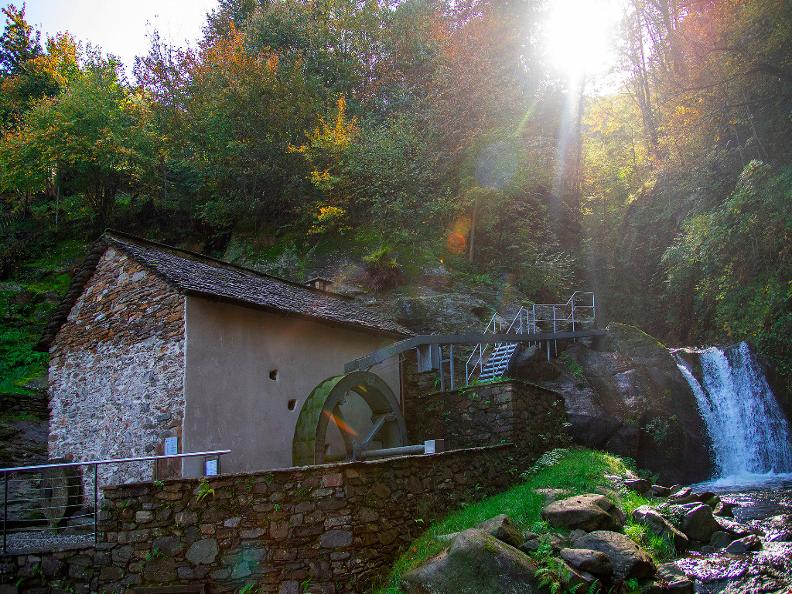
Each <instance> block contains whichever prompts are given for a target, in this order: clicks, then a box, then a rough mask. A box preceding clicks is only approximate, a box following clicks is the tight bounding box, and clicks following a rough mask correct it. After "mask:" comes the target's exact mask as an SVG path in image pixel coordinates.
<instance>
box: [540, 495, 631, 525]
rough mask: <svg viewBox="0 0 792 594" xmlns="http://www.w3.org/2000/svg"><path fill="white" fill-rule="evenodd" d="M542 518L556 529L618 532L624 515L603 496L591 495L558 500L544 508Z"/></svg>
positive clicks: (622, 523)
mask: <svg viewBox="0 0 792 594" xmlns="http://www.w3.org/2000/svg"><path fill="white" fill-rule="evenodd" d="M542 518H543V519H545V520H547V521H548V522H549V523H550V525H551V526H555V527H556V528H569V529H570V530H574V529H580V530H585V531H586V532H591V531H592V530H620V529H621V527H622V526H624V514H623V513H622V511H621V510H620V509H619V508H617V507H616V506H615V505H613V503H611V502H610V500H609V499H608V498H607V497H605V496H604V495H596V494H593V493H590V494H586V495H577V496H575V497H568V498H567V499H560V500H559V501H554V502H552V503H551V504H549V505H547V506H545V508H544V509H543V510H542Z"/></svg>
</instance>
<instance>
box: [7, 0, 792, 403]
mask: <svg viewBox="0 0 792 594" xmlns="http://www.w3.org/2000/svg"><path fill="white" fill-rule="evenodd" d="M557 4H558V3H534V2H527V1H520V2H513V3H500V2H490V1H487V0H481V1H471V2H462V3H445V2H435V1H431V0H429V1H426V0H408V1H405V2H399V3H396V4H389V3H386V2H368V3H365V5H364V6H362V7H360V6H359V3H356V2H348V1H345V0H334V1H333V2H330V3H322V2H313V1H308V2H297V1H287V2H279V3H267V2H255V1H249V0H223V1H222V2H220V3H219V4H218V7H217V9H216V10H214V11H213V12H212V13H211V14H209V15H207V19H206V27H205V30H204V34H203V37H202V38H201V39H200V40H199V41H198V42H197V44H196V45H194V46H192V47H176V46H173V45H170V44H168V43H166V42H165V41H163V40H162V39H161V38H160V37H159V36H158V34H157V33H156V32H154V34H153V35H152V39H151V46H150V50H149V53H148V54H147V55H145V56H143V57H141V58H139V59H138V60H137V61H136V63H135V64H134V65H133V66H134V67H133V68H131V70H132V76H127V75H126V72H127V71H125V70H124V68H123V65H121V64H119V62H118V61H117V60H116V59H115V58H112V57H109V56H108V55H106V54H104V53H102V52H101V51H100V50H99V49H97V48H95V47H94V48H88V47H87V46H85V45H84V43H81V42H86V41H88V42H89V41H90V40H77V39H74V38H73V37H72V36H71V35H70V34H69V33H68V32H67V31H63V32H62V33H60V34H58V35H57V36H55V37H53V38H52V39H48V40H42V39H41V36H40V33H39V32H38V31H36V29H35V27H34V26H32V25H31V24H30V23H29V22H28V20H27V18H26V15H25V8H24V6H14V5H9V6H8V7H7V8H4V9H3V15H4V17H5V26H4V29H3V33H2V37H0V89H1V91H2V92H1V93H0V131H2V140H0V229H2V238H0V283H2V284H0V305H2V321H1V322H0V324H1V326H0V332H2V337H3V340H2V347H0V348H2V352H0V391H6V392H8V391H12V392H13V391H25V390H29V389H36V388H39V387H41V385H42V384H41V382H42V379H41V378H42V375H41V374H42V370H43V365H44V364H45V361H46V355H44V354H41V353H37V352H35V351H33V350H32V347H33V345H34V344H35V342H36V340H37V337H38V334H39V332H40V330H41V328H42V326H43V324H44V321H45V319H46V317H47V315H48V314H49V312H51V311H52V308H53V307H54V305H55V303H56V302H57V299H58V296H59V295H60V294H62V293H63V291H64V289H65V287H66V286H67V283H68V278H69V274H70V272H71V271H72V270H73V268H74V266H75V264H76V263H77V261H78V260H79V258H80V256H81V254H83V253H84V252H85V250H86V249H87V246H88V245H89V244H90V243H91V242H92V241H93V240H94V239H95V238H96V237H98V235H99V234H100V233H101V231H102V230H103V229H104V228H107V227H113V228H118V229H120V230H124V231H128V232H131V233H136V234H139V235H142V236H145V237H148V238H151V239H156V240H160V241H164V242H166V243H171V244H174V245H178V246H182V247H188V248H190V249H193V250H197V251H201V252H204V253H207V254H210V255H213V256H216V257H220V258H224V259H227V260H229V261H232V262H235V263H238V264H242V265H245V266H250V267H253V268H256V269H259V270H264V271H267V272H271V273H273V274H277V275H281V276H285V277H287V278H291V279H295V280H307V279H308V278H310V277H311V276H313V275H321V276H325V277H330V278H331V279H332V280H334V281H335V287H334V288H335V290H338V291H341V292H346V293H350V294H354V295H356V296H357V297H359V298H360V299H361V301H362V302H364V303H369V304H371V305H374V306H375V307H379V308H380V309H382V310H383V311H385V312H387V313H389V314H390V315H392V316H394V317H396V318H397V319H399V320H400V321H402V322H404V323H406V324H408V325H410V326H411V327H413V328H415V329H416V330H420V331H431V330H437V329H442V328H460V329H461V328H470V327H471V326H473V327H475V326H477V325H480V324H481V321H482V320H486V319H487V318H488V317H489V315H490V313H491V312H492V311H493V310H495V309H502V308H503V307H504V306H505V305H507V304H509V303H521V302H524V301H531V300H533V301H539V302H548V301H555V300H561V299H565V298H566V296H567V295H568V294H569V293H570V292H571V291H572V290H575V289H591V290H594V291H595V292H596V293H597V296H598V300H599V303H600V304H601V305H602V309H601V310H600V313H601V314H602V315H601V316H600V317H601V319H602V321H603V322H606V321H610V320H616V321H623V322H628V323H632V324H636V325H638V326H640V327H642V328H643V329H645V330H646V331H648V332H649V333H650V334H653V335H655V336H658V337H660V338H662V339H664V340H665V341H666V342H668V343H669V344H695V343H701V342H704V341H707V342H719V343H724V342H732V341H738V340H743V339H744V340H749V341H751V342H752V343H753V344H754V345H755V346H756V347H757V349H758V351H759V352H760V354H761V355H762V356H763V357H764V358H765V359H766V360H767V361H768V362H769V363H770V364H771V366H772V367H773V368H774V369H775V371H776V373H777V374H778V376H779V378H780V381H779V385H784V384H786V386H787V387H789V386H790V385H792V384H790V382H791V381H792V367H790V362H789V358H788V355H786V353H787V352H788V351H789V349H790V348H792V343H790V338H789V337H790V336H792V313H791V312H792V307H790V305H791V304H792V285H790V281H789V279H790V278H792V255H791V254H790V251H789V250H790V248H789V246H790V245H792V241H790V233H792V231H791V229H792V200H790V196H792V173H790V163H792V153H790V147H789V143H788V142H787V139H788V138H789V135H790V133H791V132H792V130H791V129H790V127H791V126H792V119H790V117H789V109H788V106H789V105H790V103H791V102H790V99H792V53H791V52H790V51H789V47H790V43H789V38H790V36H792V33H790V31H792V16H791V15H792V11H790V10H788V8H789V7H788V3H787V2H785V0H774V1H772V2H764V1H759V0H747V1H744V2H727V3H700V2H678V1H674V2H671V1H662V2H645V1H643V0H637V1H636V2H632V3H629V5H628V4H625V5H624V6H623V7H622V8H623V9H624V10H623V14H622V13H620V14H619V15H618V17H619V18H618V19H617V20H616V21H614V23H611V24H607V23H605V24H603V25H602V26H601V27H600V26H599V25H597V26H594V24H592V25H591V26H589V27H586V26H583V27H582V28H581V29H579V30H578V29H575V28H574V27H561V28H560V30H561V31H562V32H563V31H566V33H565V34H566V35H569V34H570V32H576V37H574V38H573V37H568V38H566V37H565V38H562V39H560V42H561V43H562V44H566V45H562V49H563V48H566V49H568V50H569V52H559V49H558V47H557V46H555V45H554V43H556V42H558V41H559V40H558V39H555V40H554V43H548V42H547V37H548V35H551V34H552V33H553V32H554V29H552V23H553V22H554V21H553V18H555V16H557V13H556V11H557V9H558V7H557ZM559 6H560V5H559ZM563 16H564V18H566V19H567V20H568V21H569V22H571V19H573V17H574V16H575V15H574V14H567V13H563ZM594 16H595V17H597V18H599V16H601V15H599V14H598V13H595V14H594ZM565 22H566V21H565ZM597 23H599V21H597ZM606 25H607V26H606ZM603 32H605V33H603ZM603 34H608V35H610V38H609V39H608V40H607V41H608V42H609V43H612V44H613V46H614V49H613V56H612V57H611V66H610V73H603V72H601V71H600V72H598V73H596V75H595V74H594V73H590V74H588V76H587V75H586V73H583V74H581V72H580V71H579V70H577V69H575V68H571V67H570V66H569V64H567V65H566V66H565V65H563V64H561V65H560V64H559V59H558V58H559V55H560V54H564V55H565V54H566V53H570V54H571V57H572V60H571V62H572V63H578V62H580V59H578V58H581V56H584V55H585V54H586V52H587V50H588V49H589V46H590V47H592V48H593V47H594V46H595V42H599V38H598V37H596V36H597V35H599V36H602V35H603ZM551 36H552V35H551ZM586 43H588V44H589V46H586V45H585V44H586ZM572 50H574V51H572ZM591 51H593V50H591ZM575 52H577V53H575ZM127 66H132V65H127ZM606 74H611V75H613V76H615V78H616V79H617V80H618V81H619V82H618V83H617V84H612V83H610V86H607V85H605V84H604V83H602V80H604V79H605V78H606V76H605V75H606ZM598 77H599V78H598ZM600 83H602V84H600Z"/></svg>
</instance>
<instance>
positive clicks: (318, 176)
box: [311, 169, 331, 186]
mask: <svg viewBox="0 0 792 594" xmlns="http://www.w3.org/2000/svg"><path fill="white" fill-rule="evenodd" d="M330 179H331V177H330V171H329V170H327V169H325V170H324V171H318V170H316V169H314V170H313V171H311V183H313V184H314V185H316V186H318V185H320V184H326V183H327V182H329V181H330Z"/></svg>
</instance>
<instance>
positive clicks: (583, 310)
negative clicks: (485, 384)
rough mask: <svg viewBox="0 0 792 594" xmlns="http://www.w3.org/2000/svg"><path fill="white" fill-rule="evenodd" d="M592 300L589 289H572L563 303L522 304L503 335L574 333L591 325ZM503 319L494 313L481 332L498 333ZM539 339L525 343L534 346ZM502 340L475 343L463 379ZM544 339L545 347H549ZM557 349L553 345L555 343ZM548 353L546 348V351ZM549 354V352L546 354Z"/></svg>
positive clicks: (593, 315) (478, 370) (593, 318)
mask: <svg viewBox="0 0 792 594" xmlns="http://www.w3.org/2000/svg"><path fill="white" fill-rule="evenodd" d="M596 314H597V308H596V302H595V299H594V293H593V292H591V291H575V292H574V293H572V295H571V296H570V297H569V299H567V300H566V303H534V304H532V305H530V306H522V307H520V309H519V310H518V311H517V313H516V314H515V315H514V317H513V318H512V321H511V323H510V324H509V325H508V326H507V327H506V331H505V334H538V333H542V332H546V333H549V332H552V333H555V332H576V331H579V330H584V329H587V328H593V327H594V324H595V322H596ZM505 325H506V324H505V320H504V319H503V317H502V316H500V315H499V314H497V313H495V314H493V316H492V318H490V321H489V322H488V323H487V327H486V328H485V329H484V333H485V334H500V333H502V332H503V328H504V326H505ZM538 342H539V341H536V342H533V343H529V346H530V345H536V344H538ZM501 344H502V343H500V342H498V343H479V344H477V345H476V346H475V347H473V351H472V352H471V353H470V356H469V357H468V359H467V361H466V362H465V382H466V383H468V384H469V383H470V381H471V380H472V379H473V378H474V377H475V376H476V375H477V373H478V374H480V373H481V371H482V370H483V369H484V365H485V364H486V362H487V358H488V357H489V355H490V353H491V352H492V351H493V350H494V349H496V348H498V346H500V345H501ZM549 344H550V343H549V341H548V347H549ZM556 349H557V346H556ZM548 352H549V351H548ZM548 356H549V355H548Z"/></svg>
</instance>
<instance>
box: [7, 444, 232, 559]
mask: <svg viewBox="0 0 792 594" xmlns="http://www.w3.org/2000/svg"><path fill="white" fill-rule="evenodd" d="M229 453H231V450H211V451H206V452H186V453H182V454H166V455H160V456H136V457H130V458H107V459H103V460H86V461H83V462H56V463H52V464H35V465H31V466H13V467H10V468H0V476H2V478H3V553H6V552H8V534H9V517H8V514H9V504H12V505H13V504H18V503H28V504H30V507H27V508H23V509H22V510H21V511H22V512H23V513H30V512H36V513H40V512H41V511H42V510H54V509H63V511H64V516H63V517H66V515H67V513H68V510H69V509H71V510H72V511H78V510H75V509H74V508H75V506H77V505H78V506H79V507H82V506H84V505H86V504H87V502H86V499H87V498H86V497H85V495H87V493H86V491H88V490H87V488H86V487H85V481H86V480H87V479H88V478H89V475H88V473H86V472H83V473H82V474H81V476H80V477H79V478H78V480H77V481H76V482H72V480H70V479H69V478H66V481H65V483H62V484H60V485H57V486H55V487H52V486H50V487H49V488H50V489H57V490H59V491H60V492H61V493H62V494H63V495H65V497H66V503H64V504H62V505H56V506H46V505H39V504H37V503H36V502H39V501H48V500H49V497H47V496H45V497H37V496H33V495H31V496H29V497H24V498H16V496H17V494H18V493H20V491H15V498H14V499H9V484H10V483H15V484H17V483H19V484H20V486H19V487H14V488H15V489H18V488H21V489H23V490H22V491H21V493H22V494H25V491H24V486H22V485H24V483H25V482H27V483H28V484H29V485H30V487H29V488H30V489H40V488H41V483H39V482H38V481H41V480H42V479H43V477H42V475H41V474H35V475H34V477H31V478H29V479H21V478H10V477H11V476H12V474H15V473H42V472H45V471H47V470H52V469H54V468H75V467H78V466H84V467H86V468H87V469H90V470H91V475H92V478H93V489H92V490H93V511H92V512H91V513H82V514H78V515H73V514H72V515H69V518H70V519H75V518H89V517H93V537H94V538H93V540H94V543H96V542H97V540H98V534H99V533H98V517H99V514H98V509H99V473H98V469H99V467H100V466H104V465H108V464H130V463H137V462H150V461H158V460H178V459H182V458H198V457H203V458H207V459H211V458H218V459H219V458H220V456H223V455H225V454H229ZM77 485H79V486H81V487H83V488H82V491H83V495H80V499H79V503H78V502H75V501H73V500H70V499H72V498H73V496H74V494H73V493H72V494H71V495H70V494H69V491H71V490H72V489H73V488H74V487H75V486H77ZM89 492H90V491H89ZM87 509H90V508H89V507H88V508H87ZM45 519H46V514H45ZM41 521H43V520H40V519H38V518H17V519H15V520H13V522H14V523H16V524H29V523H34V522H36V523H38V522H41ZM59 523H60V520H58V522H57V523H56V524H55V525H54V526H53V525H50V526H49V527H47V528H46V529H45V530H50V531H53V532H54V531H57V530H65V529H67V528H70V526H63V527H59V526H58V525H57V524H59ZM87 525H88V524H86V526H87ZM34 531H35V527H30V528H23V529H22V530H19V532H25V533H30V532H34ZM39 532H42V530H39ZM86 536H88V535H87V534H86Z"/></svg>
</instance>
